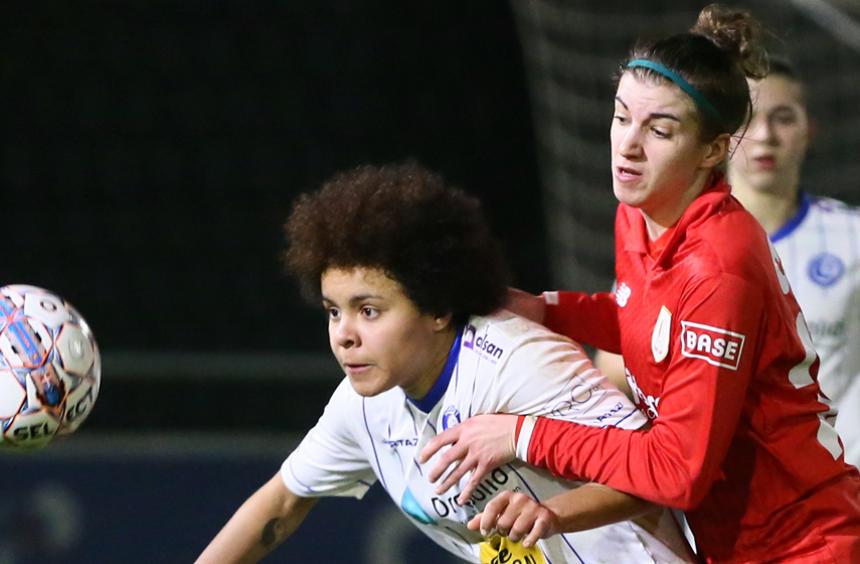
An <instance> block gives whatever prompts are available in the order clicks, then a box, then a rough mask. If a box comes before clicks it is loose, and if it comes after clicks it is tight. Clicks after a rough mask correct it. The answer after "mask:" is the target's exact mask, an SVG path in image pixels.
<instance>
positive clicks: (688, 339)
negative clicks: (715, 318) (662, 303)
mask: <svg viewBox="0 0 860 564" xmlns="http://www.w3.org/2000/svg"><path fill="white" fill-rule="evenodd" d="M745 340H746V336H745V335H742V334H740V333H735V332H734V331H729V330H727V329H721V328H719V327H712V326H710V325H703V324H701V323H693V322H692V321H681V354H682V355H684V356H686V357H690V358H700V359H702V360H704V361H705V362H707V363H708V364H712V365H714V366H721V367H723V368H728V369H730V370H737V369H738V365H739V364H740V362H741V354H742V353H743V350H744V341H745Z"/></svg>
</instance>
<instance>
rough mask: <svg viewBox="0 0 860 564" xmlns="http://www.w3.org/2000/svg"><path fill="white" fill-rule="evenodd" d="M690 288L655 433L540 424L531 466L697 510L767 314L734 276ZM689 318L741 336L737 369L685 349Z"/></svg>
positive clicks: (715, 470) (675, 326) (733, 423)
mask: <svg viewBox="0 0 860 564" xmlns="http://www.w3.org/2000/svg"><path fill="white" fill-rule="evenodd" d="M691 286H692V288H690V289H688V290H685V292H684V295H683V296H682V298H681V302H680V305H679V310H680V311H678V313H677V314H676V315H673V321H672V332H673V333H672V340H671V342H672V344H671V352H670V355H671V356H670V357H669V360H668V361H667V362H668V363H669V364H668V366H667V367H666V369H665V374H663V375H662V378H663V388H662V391H661V395H660V397H659V398H656V403H655V404H654V408H655V409H656V411H657V413H658V415H657V417H656V419H654V421H653V425H652V427H651V428H650V429H648V430H646V431H629V430H623V429H616V428H603V429H601V428H594V427H587V426H582V425H577V424H570V423H566V422H562V421H558V420H552V419H543V418H541V419H540V420H539V421H538V422H537V424H536V426H535V428H534V431H533V433H532V436H531V439H530V442H529V445H528V462H529V463H530V464H533V465H536V466H542V467H545V468H547V469H548V470H550V471H551V472H552V473H553V474H556V475H559V476H564V477H567V478H576V479H585V480H591V481H595V482H599V483H602V484H605V485H608V486H610V487H612V488H615V489H618V490H621V491H624V492H627V493H630V494H633V495H636V496H639V497H642V498H645V499H648V500H651V501H653V502H655V503H658V504H660V505H667V506H670V507H676V508H681V509H690V508H692V507H695V506H697V505H698V504H699V502H700V501H701V500H702V498H704V496H705V495H706V494H707V492H708V490H709V489H710V487H711V484H712V483H713V482H714V480H716V479H718V478H719V477H720V466H721V463H722V461H723V458H724V457H725V454H726V452H727V450H728V448H729V445H730V443H731V441H732V437H733V436H734V434H735V430H736V428H737V425H738V420H739V418H740V413H741V408H742V406H743V402H744V399H745V395H746V390H747V386H748V383H749V381H750V379H751V374H752V372H753V370H754V367H755V362H754V359H755V357H756V354H757V349H758V341H759V335H760V334H763V329H762V327H763V319H764V315H763V313H762V312H763V300H762V298H761V297H760V293H759V292H757V291H756V290H755V289H754V288H750V286H749V285H748V284H746V283H744V282H743V281H741V280H740V279H738V278H735V277H732V276H728V275H723V276H721V277H719V278H717V277H713V278H710V279H705V280H701V281H698V282H696V283H695V284H691ZM682 322H684V323H682ZM689 322H693V323H697V324H701V325H702V326H707V327H709V328H711V329H718V330H723V331H730V332H732V333H734V334H737V335H740V336H743V346H742V349H741V350H740V352H739V353H738V358H737V365H736V366H735V367H732V366H728V367H727V366H718V365H715V364H713V363H711V362H709V361H708V359H707V358H702V357H707V355H698V356H695V355H696V353H697V351H696V350H695V348H694V349H692V350H691V349H689V348H688V347H685V346H684V343H683V339H684V338H685V335H684V333H683V332H682V331H683V328H684V327H686V328H687V330H688V335H689V328H690V325H689ZM713 335H714V333H712V336H713ZM736 339H737V340H740V337H736ZM644 346H647V344H645V345H644ZM710 360H713V359H710ZM655 370H659V368H655ZM652 401H654V399H653V398H652Z"/></svg>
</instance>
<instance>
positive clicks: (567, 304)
mask: <svg viewBox="0 0 860 564" xmlns="http://www.w3.org/2000/svg"><path fill="white" fill-rule="evenodd" d="M544 300H545V301H546V315H545V317H544V325H546V326H547V327H548V328H550V329H551V330H553V331H555V332H556V333H560V334H562V335H565V336H567V337H570V338H571V339H573V340H574V341H577V342H580V343H587V344H589V345H592V346H594V347H597V348H599V349H603V350H605V351H608V352H612V353H616V354H617V353H620V352H621V336H620V332H619V330H618V314H617V309H616V308H617V307H618V306H617V305H616V303H615V295H614V294H612V293H610V292H600V293H597V294H586V293H584V292H545V293H544Z"/></svg>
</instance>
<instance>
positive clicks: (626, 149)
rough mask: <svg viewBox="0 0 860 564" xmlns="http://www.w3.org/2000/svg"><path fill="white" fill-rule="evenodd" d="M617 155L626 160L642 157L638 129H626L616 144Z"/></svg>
mask: <svg viewBox="0 0 860 564" xmlns="http://www.w3.org/2000/svg"><path fill="white" fill-rule="evenodd" d="M618 153H619V154H620V155H621V156H623V157H624V158H627V159H635V158H637V157H641V156H642V139H641V134H640V131H639V128H638V127H628V128H627V129H626V130H625V131H624V133H623V134H622V135H621V139H620V140H619V142H618Z"/></svg>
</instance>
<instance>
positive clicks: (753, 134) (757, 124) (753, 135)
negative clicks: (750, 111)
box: [745, 116, 774, 143]
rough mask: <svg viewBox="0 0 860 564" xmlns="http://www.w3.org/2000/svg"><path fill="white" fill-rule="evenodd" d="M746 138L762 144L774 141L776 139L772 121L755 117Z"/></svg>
mask: <svg viewBox="0 0 860 564" xmlns="http://www.w3.org/2000/svg"><path fill="white" fill-rule="evenodd" d="M745 137H749V138H750V139H751V140H753V141H759V142H761V143H767V142H770V141H772V140H773V138H774V137H773V127H772V124H771V121H770V120H769V119H767V118H765V117H764V116H760V117H754V118H753V119H752V121H751V122H750V126H749V128H748V129H747V132H746V135H745Z"/></svg>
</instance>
